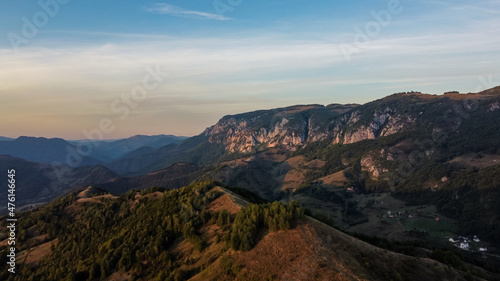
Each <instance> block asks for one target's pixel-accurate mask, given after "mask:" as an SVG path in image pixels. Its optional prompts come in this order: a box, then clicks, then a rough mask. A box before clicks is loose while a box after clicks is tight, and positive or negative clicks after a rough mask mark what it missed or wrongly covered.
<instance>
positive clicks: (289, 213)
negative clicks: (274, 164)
mask: <svg viewBox="0 0 500 281" xmlns="http://www.w3.org/2000/svg"><path fill="white" fill-rule="evenodd" d="M236 191H237V190H236ZM19 224H20V231H19V233H18V237H19V239H18V243H17V245H18V246H17V247H18V260H17V263H18V269H19V271H18V273H17V274H16V275H15V276H14V275H9V274H8V273H7V271H6V269H5V266H6V260H5V259H6V252H5V251H6V249H5V243H4V242H5V241H4V242H2V243H0V251H1V253H0V259H1V260H0V264H1V265H0V267H1V268H0V274H1V276H0V279H1V280H23V281H25V280H40V281H41V280H470V279H468V278H470V277H471V276H472V274H475V275H476V277H474V278H476V280H481V279H480V278H478V276H479V277H482V278H485V279H489V280H493V279H494V278H496V276H495V275H493V274H491V273H488V272H486V271H484V270H481V269H479V268H477V267H474V266H471V265H467V264H465V263H463V262H461V263H460V265H459V266H455V267H453V266H451V265H450V266H447V265H445V264H442V263H440V262H438V261H433V260H430V259H429V258H427V257H410V256H406V255H403V254H397V253H394V252H391V251H388V250H383V249H380V248H377V247H374V246H371V245H369V244H367V243H365V242H362V241H360V240H358V239H355V238H352V237H350V236H348V235H347V234H344V233H342V232H339V231H338V230H335V229H333V228H331V227H330V226H327V225H325V224H323V223H320V222H318V221H316V220H315V219H312V218H310V217H307V216H304V215H303V210H302V208H300V207H299V206H298V205H297V204H296V202H295V203H294V202H292V203H291V204H288V205H284V204H281V203H278V202H274V203H263V204H250V203H248V202H247V201H246V200H245V199H244V198H243V197H241V196H240V195H237V194H236V193H234V192H231V191H229V190H226V189H224V188H221V187H217V186H216V184H215V183H214V182H205V183H199V184H193V185H190V186H187V187H184V188H181V189H177V190H169V191H164V190H161V189H158V188H151V189H147V190H142V191H140V192H139V191H137V190H132V191H130V192H128V193H126V194H123V195H120V196H114V195H111V194H107V193H105V192H103V191H102V190H99V189H96V188H88V189H85V190H82V191H80V192H78V193H73V194H71V195H70V196H67V197H64V198H61V199H59V200H58V201H56V202H54V203H52V204H50V205H47V206H45V207H41V208H39V209H37V210H34V211H30V212H27V213H23V214H22V215H21V217H20V218H19ZM2 225H5V223H4V222H3V224H2ZM2 230H3V229H2ZM464 270H465V272H464Z"/></svg>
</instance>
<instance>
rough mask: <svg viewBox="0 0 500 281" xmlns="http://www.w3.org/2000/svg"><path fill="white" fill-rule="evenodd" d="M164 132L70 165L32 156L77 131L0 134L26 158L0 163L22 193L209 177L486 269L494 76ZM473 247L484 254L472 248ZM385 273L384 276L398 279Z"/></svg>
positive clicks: (495, 192) (498, 104) (493, 178)
mask: <svg viewBox="0 0 500 281" xmlns="http://www.w3.org/2000/svg"><path fill="white" fill-rule="evenodd" d="M165 137H167V136H165ZM169 137H170V138H164V137H161V136H157V137H154V138H153V137H151V138H147V137H136V138H131V139H128V140H117V141H115V142H103V143H102V144H100V145H99V146H97V147H98V148H99V149H96V150H95V151H93V153H92V154H90V155H88V156H86V157H87V158H85V157H82V159H83V158H84V159H85V161H82V165H84V166H80V167H68V166H67V165H63V164H61V165H60V166H53V165H52V166H51V165H48V164H46V163H49V162H50V161H49V162H45V164H43V162H42V161H41V160H40V159H42V156H37V153H39V154H38V155H47V156H45V158H43V159H42V160H44V159H45V160H44V161H47V159H50V160H51V161H52V160H54V161H58V160H63V161H64V159H63V157H66V152H65V151H63V149H61V147H63V146H64V147H67V146H68V145H69V146H70V147H74V148H77V146H78V143H79V142H77V141H72V142H68V141H64V140H61V139H52V140H47V139H31V138H28V139H26V138H21V140H19V139H17V140H10V141H9V140H7V141H0V151H1V153H3V154H8V155H13V154H14V156H15V157H19V158H23V157H32V158H31V159H32V160H30V161H33V162H29V161H26V160H21V159H18V158H14V157H11V156H9V157H7V156H4V157H3V158H0V160H2V161H3V162H2V161H0V163H4V164H2V165H4V166H5V167H10V166H12V163H16V165H18V167H20V168H19V169H20V170H22V169H26V171H27V172H26V173H25V179H24V180H25V181H27V182H26V183H25V185H26V186H27V187H29V188H26V193H25V194H23V196H25V197H24V198H25V200H26V202H25V203H26V204H28V203H29V204H35V203H41V202H47V201H50V200H51V199H52V198H55V197H57V196H60V195H62V194H67V193H68V192H71V191H72V190H75V188H77V187H86V186H89V185H91V186H93V187H94V188H97V189H99V190H103V191H107V192H112V193H113V194H123V193H126V192H128V190H132V189H134V190H135V189H145V188H148V187H152V186H154V187H156V188H164V189H167V190H170V189H177V188H180V187H181V186H186V185H188V184H189V183H191V182H202V181H216V182H217V183H218V184H219V185H221V186H225V187H227V188H233V189H234V190H238V191H239V192H240V193H241V194H243V196H244V197H245V196H249V197H251V198H260V199H261V200H263V201H259V202H266V201H269V202H273V201H279V202H282V203H290V202H295V201H296V202H298V204H299V205H300V206H302V207H303V208H305V209H307V210H308V213H309V214H310V215H312V216H315V217H316V218H320V219H322V220H323V221H326V222H331V221H333V222H334V223H335V227H336V228H337V229H339V230H342V231H343V232H345V233H348V234H350V235H354V236H356V237H358V238H361V239H363V240H365V241H369V242H372V244H373V243H374V244H376V245H377V246H379V247H386V248H387V247H389V248H391V247H392V248H391V249H394V247H396V248H398V249H399V247H400V246H401V245H400V244H397V243H406V242H407V241H417V242H416V243H425V246H422V245H420V244H418V245H420V246H422V247H423V248H424V249H427V250H429V249H431V251H435V250H436V249H442V251H443V252H438V253H434V258H436V256H439V258H436V259H438V260H439V261H447V262H448V263H449V260H450V259H452V260H453V259H455V257H454V256H451V254H448V252H447V251H452V252H453V253H455V254H456V255H458V256H459V259H461V260H467V261H468V262H470V263H471V264H475V265H479V266H480V267H482V268H483V269H484V268H487V270H490V271H491V270H492V268H493V267H494V264H496V263H498V260H496V258H495V256H497V255H498V254H499V253H500V250H499V248H498V247H500V243H499V242H498V241H500V227H499V225H500V205H499V204H497V202H498V200H499V199H500V189H499V187H500V87H496V88H492V89H489V90H486V91H482V92H479V93H468V94H460V93H458V92H448V93H445V94H443V95H429V94H424V93H420V92H405V93H397V94H393V95H390V96H387V97H385V98H382V99H379V100H375V101H372V102H369V103H366V104H363V105H358V104H347V105H340V104H331V105H326V106H323V105H315V104H313V105H296V106H290V107H285V108H277V109H271V110H259V111H254V112H249V113H243V114H236V115H229V116H224V117H222V118H221V119H220V120H219V122H217V123H216V124H214V125H213V126H211V127H209V128H207V129H206V130H204V131H203V132H202V133H201V134H199V135H197V136H194V137H191V138H186V139H182V138H177V137H172V136H169ZM31 141H33V142H36V143H37V145H36V147H37V149H32V153H33V155H30V154H29V153H26V151H22V149H20V148H19V147H21V146H18V145H17V144H16V145H13V144H14V143H22V144H28V145H29V143H30V142H31ZM8 143H10V144H8ZM49 144H50V145H49ZM55 144H57V145H55ZM45 147H46V148H45ZM54 147H55V148H54ZM28 149H29V148H27V149H26V150H28ZM44 149H47V151H48V153H46V154H43V152H41V151H45V150H44ZM35 150H36V151H35ZM16 153H17V154H16ZM22 153H25V154H22ZM61 153H62V154H61ZM36 157H38V158H36ZM28 160H29V159H28ZM37 161H40V162H42V164H40V163H35V162H37ZM92 161H95V162H92ZM85 164H89V165H85ZM96 164H97V165H96ZM16 167H17V166H16ZM23 167H26V168H23ZM28 171H34V172H33V173H29V172H28ZM61 174H62V175H63V176H61ZM134 192H138V191H137V190H135V191H134ZM113 196H114V195H113ZM40 198H41V199H40ZM115 207H117V206H115ZM123 208H125V207H123ZM455 236H463V237H474V236H477V237H480V238H481V239H477V240H480V242H477V243H476V242H473V243H471V246H470V248H469V246H467V249H462V250H459V251H462V252H459V254H457V252H456V251H457V250H456V249H455V247H454V244H451V243H450V242H449V239H450V238H452V237H455ZM380 239H382V240H380ZM418 241H420V242H418ZM392 243H396V245H399V246H390V245H393V244H392ZM412 245H413V244H412ZM420 246H419V247H420ZM456 246H460V245H456ZM401 247H402V248H404V247H405V246H401ZM480 248H481V249H486V248H487V249H488V251H487V253H475V252H477V251H479V250H478V249H480ZM427 250H423V249H417V250H416V251H427ZM440 251H441V250H440ZM405 253H406V252H405ZM443 253H445V254H443ZM363 255H364V254H363ZM413 256H415V255H413ZM416 256H419V255H416ZM424 256H425V255H424ZM426 257H427V256H426ZM486 258H487V259H486ZM358 261H359V260H358ZM481 261H485V262H484V263H483V264H482V263H481ZM367 262H368V263H370V262H371V259H370V260H368V261H367ZM445 263H446V262H445ZM491 264H493V266H491ZM244 266H248V265H244ZM407 266H409V265H407ZM455 268H457V267H455ZM463 269H464V268H462V270H463ZM407 271H408V269H407ZM465 271H467V269H466V270H465ZM468 271H473V269H472V267H471V268H469V269H468ZM493 271H494V270H493ZM398 273H400V271H398ZM461 274H462V275H463V273H460V274H458V275H457V274H455V275H454V276H455V277H454V278H458V279H460V278H462V277H464V276H465V275H463V276H462V275H461ZM188 275H189V274H188ZM236 275H237V274H236ZM393 275H394V276H392V277H388V276H385V278H389V279H385V280H390V279H393V280H398V278H397V277H395V276H396V274H395V273H393ZM475 275H476V276H481V274H480V273H479V272H476V274H475ZM190 276H191V275H190ZM192 276H194V275H192ZM356 276H358V275H356ZM457 276H458V277H457ZM460 276H461V277H460ZM271 277H272V276H271ZM358 277H359V276H358ZM228 278H229V277H228ZM240 278H243V277H240ZM345 278H348V277H345ZM366 278H368V279H369V278H370V277H366ZM374 278H375V277H374ZM376 278H380V277H376ZM376 278H375V279H374V280H378V279H376ZM442 278H444V277H442ZM447 278H448V277H446V278H445V279H444V280H453V279H447ZM450 278H451V277H450ZM483 278H484V277H483ZM360 279H363V278H360ZM485 279H488V278H485ZM180 280H183V279H180ZM193 280H196V279H193ZM228 280H229V279H228ZM382 280H384V279H382ZM402 280H412V279H411V278H410V279H404V278H403V279H402ZM429 280H432V279H429ZM438 280H443V279H438ZM469 280H470V279H469Z"/></svg>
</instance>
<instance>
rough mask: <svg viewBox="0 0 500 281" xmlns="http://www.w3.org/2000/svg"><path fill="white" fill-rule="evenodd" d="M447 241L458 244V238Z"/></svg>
mask: <svg viewBox="0 0 500 281" xmlns="http://www.w3.org/2000/svg"><path fill="white" fill-rule="evenodd" d="M448 241H450V242H451V243H458V242H460V238H458V237H450V239H449V240H448Z"/></svg>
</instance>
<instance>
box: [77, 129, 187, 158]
mask: <svg viewBox="0 0 500 281" xmlns="http://www.w3.org/2000/svg"><path fill="white" fill-rule="evenodd" d="M186 138H187V137H179V136H173V135H155V136H145V135H136V136H133V137H130V138H126V139H120V140H115V141H97V142H93V143H96V145H95V146H93V149H94V150H95V152H96V153H98V154H100V155H104V156H106V157H108V158H109V160H111V159H117V158H120V157H122V156H124V155H125V154H127V153H130V152H132V151H134V150H137V149H140V148H142V147H151V148H160V147H162V146H165V145H168V144H172V143H180V142H182V141H183V140H185V139H186ZM79 142H87V140H79V141H72V143H73V144H77V143H79ZM106 162H107V161H106Z"/></svg>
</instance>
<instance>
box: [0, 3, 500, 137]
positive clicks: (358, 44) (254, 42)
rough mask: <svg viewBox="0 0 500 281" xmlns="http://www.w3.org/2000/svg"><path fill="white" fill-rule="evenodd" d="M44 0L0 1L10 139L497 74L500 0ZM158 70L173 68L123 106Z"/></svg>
mask: <svg viewBox="0 0 500 281" xmlns="http://www.w3.org/2000/svg"><path fill="white" fill-rule="evenodd" d="M40 2H41V3H48V6H49V7H51V9H49V10H47V11H46V10H44V9H43V8H42V7H41V6H40V5H39V4H38V2H37V1H27V0H17V1H13V0H9V1H3V3H2V5H1V9H0V35H1V36H0V62H2V63H1V64H0V96H1V97H2V100H3V102H2V103H1V104H0V128H2V131H1V132H0V135H4V136H10V137H17V136H19V135H32V136H46V137H64V138H70V139H81V138H84V135H83V134H82V131H83V130H87V131H91V130H93V129H98V128H99V124H100V122H101V121H102V120H103V119H107V120H111V121H112V122H113V125H114V126H113V130H111V131H110V132H108V133H104V134H103V136H104V137H105V138H118V137H126V136H130V135H134V134H160V133H168V134H178V135H195V134H198V133H200V132H201V131H202V130H203V129H204V128H205V127H207V126H210V125H212V124H213V123H215V122H216V121H217V120H218V119H219V118H221V117H222V116H223V115H226V114H234V113H239V112H246V111H251V110H256V109H264V108H273V107H280V106H287V105H293V104H310V103H318V104H329V103H365V102H368V101H371V100H374V99H378V98H381V97H384V96H386V95H389V94H392V93H395V92H401V91H412V90H414V91H422V92H427V93H433V94H442V93H443V92H445V91H450V90H458V91H460V92H474V91H477V90H481V89H486V88H489V87H493V86H496V85H499V84H500V54H499V53H500V37H499V36H498V34H497V33H498V30H500V20H499V19H500V1H498V0H495V1H488V0H487V1H466V0H461V1H439V0H437V1H416V0H413V1H410V0H401V1H397V0H388V1H381V0H372V1H323V0H320V1H301V0H292V1H290V0H289V1H281V0H276V1H261V0H253V1H249V0H241V1H238V0H231V1H229V0H216V1H213V0H209V1H206V0H203V1H164V2H158V1H131V0H120V1H117V0H115V1H111V0H108V1H105V0H100V1H97V0H86V1H76V0H69V1H68V0H65V1H63V0H60V2H56V0H42V1H40ZM62 2H67V3H65V4H62ZM54 3H57V4H56V5H57V7H58V8H57V10H54V9H53V8H54ZM231 3H232V4H233V6H231ZM52 12H53V13H52ZM377 19H378V20H377ZM26 21H27V22H28V24H31V25H33V26H34V27H35V28H36V32H33V30H31V33H29V32H28V33H27V32H26V30H27V29H26V25H27V23H26ZM44 21H45V22H44ZM28 29H29V28H28ZM23 31H24V33H23ZM28 31H29V30H28ZM26 35H28V36H26ZM148 67H149V68H150V69H155V68H157V67H159V68H160V69H161V72H165V73H168V75H165V77H163V78H162V79H161V82H160V83H159V85H158V87H155V88H154V89H150V90H148V91H147V98H145V99H143V100H140V101H136V102H134V103H133V104H134V106H129V108H128V110H127V112H128V114H124V112H125V111H124V110H121V111H119V110H116V108H117V107H116V106H115V109H113V106H112V105H113V102H115V101H116V100H117V99H118V103H119V104H122V105H123V104H125V103H124V101H123V100H121V99H122V97H123V95H124V94H125V95H128V93H130V92H131V90H132V89H134V87H136V86H138V85H141V83H142V82H141V81H142V80H143V78H144V77H145V76H146V75H148V72H147V71H146V68H148ZM115 105H116V104H115ZM129 105H130V104H129ZM125 115H126V116H125ZM120 117H121V118H120Z"/></svg>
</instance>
